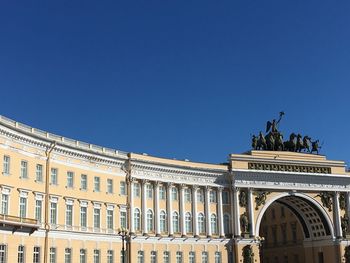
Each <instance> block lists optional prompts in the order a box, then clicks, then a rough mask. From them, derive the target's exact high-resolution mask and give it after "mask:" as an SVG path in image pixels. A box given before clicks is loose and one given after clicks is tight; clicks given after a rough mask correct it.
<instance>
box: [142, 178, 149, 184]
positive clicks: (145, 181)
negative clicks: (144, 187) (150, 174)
mask: <svg viewBox="0 0 350 263" xmlns="http://www.w3.org/2000/svg"><path fill="white" fill-rule="evenodd" d="M148 182H149V180H147V179H142V180H141V183H142V184H147V183H148Z"/></svg>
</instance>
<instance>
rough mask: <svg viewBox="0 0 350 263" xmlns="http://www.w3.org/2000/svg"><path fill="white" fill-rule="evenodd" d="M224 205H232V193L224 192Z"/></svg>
mask: <svg viewBox="0 0 350 263" xmlns="http://www.w3.org/2000/svg"><path fill="white" fill-rule="evenodd" d="M222 203H223V204H224V205H228V204H230V193H229V192H228V191H222Z"/></svg>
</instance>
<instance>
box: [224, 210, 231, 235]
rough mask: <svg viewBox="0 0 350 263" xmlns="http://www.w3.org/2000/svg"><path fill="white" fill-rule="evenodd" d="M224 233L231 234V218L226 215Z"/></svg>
mask: <svg viewBox="0 0 350 263" xmlns="http://www.w3.org/2000/svg"><path fill="white" fill-rule="evenodd" d="M224 233H225V235H228V234H230V216H229V215H228V214H225V215H224Z"/></svg>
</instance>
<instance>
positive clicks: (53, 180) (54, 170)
mask: <svg viewBox="0 0 350 263" xmlns="http://www.w3.org/2000/svg"><path fill="white" fill-rule="evenodd" d="M50 177H51V178H50V183H51V184H52V185H57V184H58V170H57V168H51V176H50Z"/></svg>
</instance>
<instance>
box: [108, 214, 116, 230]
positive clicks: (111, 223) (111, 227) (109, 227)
mask: <svg viewBox="0 0 350 263" xmlns="http://www.w3.org/2000/svg"><path fill="white" fill-rule="evenodd" d="M113 212H114V211H113V210H107V229H108V230H113V227H114V226H113V220H114V219H113V217H114V216H113Z"/></svg>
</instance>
